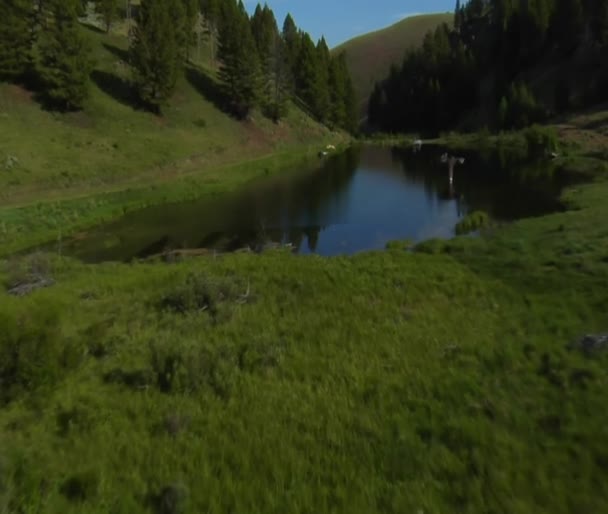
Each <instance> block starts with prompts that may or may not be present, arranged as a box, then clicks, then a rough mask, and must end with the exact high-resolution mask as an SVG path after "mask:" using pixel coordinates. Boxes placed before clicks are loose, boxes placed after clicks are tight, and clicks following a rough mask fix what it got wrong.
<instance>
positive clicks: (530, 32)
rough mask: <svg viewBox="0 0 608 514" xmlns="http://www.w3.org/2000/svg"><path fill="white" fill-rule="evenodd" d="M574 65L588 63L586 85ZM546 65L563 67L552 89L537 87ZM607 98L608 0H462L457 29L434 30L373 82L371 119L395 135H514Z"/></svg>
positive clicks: (547, 67) (372, 122)
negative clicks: (487, 131) (484, 130)
mask: <svg viewBox="0 0 608 514" xmlns="http://www.w3.org/2000/svg"><path fill="white" fill-rule="evenodd" d="M568 63H570V65H569V64H568ZM572 63H579V64H580V63H585V66H586V68H585V69H586V71H584V72H583V73H585V77H586V78H588V79H589V80H585V83H584V84H581V83H580V82H581V81H580V79H578V78H577V77H576V75H574V76H569V75H570V74H569V73H568V72H564V70H567V69H576V68H574V67H572V68H569V67H568V66H571V65H572ZM539 67H544V68H545V69H550V68H552V67H554V68H555V67H557V69H558V70H560V71H559V73H558V75H557V76H558V79H557V80H555V81H553V84H552V85H551V87H550V90H547V85H546V84H544V85H543V88H541V90H540V91H536V90H535V88H534V87H533V85H532V84H531V81H530V78H531V77H534V71H535V70H536V69H538V68H539ZM590 70H593V71H592V72H590ZM606 100H608V1H606V0H470V1H469V2H467V3H466V4H465V5H461V3H460V0H458V2H457V5H456V11H455V15H454V24H453V26H452V27H449V26H448V25H447V24H443V25H441V26H439V27H438V28H437V29H436V30H434V31H432V32H429V33H428V34H427V35H426V36H425V38H424V41H423V43H422V45H421V47H420V48H418V49H414V50H410V51H408V52H407V54H406V55H405V57H404V59H403V62H402V63H401V65H400V66H393V68H392V69H391V71H390V74H389V76H388V77H387V78H386V79H384V80H382V81H380V82H378V83H377V84H376V85H375V88H374V90H373V92H372V94H371V97H370V100H369V109H368V121H369V124H370V126H372V127H374V128H375V129H379V130H384V131H390V132H401V131H413V130H422V131H424V132H428V133H436V132H438V131H440V130H446V129H451V128H455V127H456V126H458V127H460V128H465V129H475V128H479V127H480V126H481V125H482V124H483V125H490V126H493V127H494V128H496V129H512V128H521V127H525V126H527V125H529V124H531V123H534V122H539V121H543V119H545V118H546V117H547V116H549V115H551V114H555V113H560V112H564V111H567V110H568V109H570V108H572V107H573V106H574V105H575V104H576V105H578V106H582V105H585V104H593V103H598V102H602V101H606ZM463 124H464V125H463Z"/></svg>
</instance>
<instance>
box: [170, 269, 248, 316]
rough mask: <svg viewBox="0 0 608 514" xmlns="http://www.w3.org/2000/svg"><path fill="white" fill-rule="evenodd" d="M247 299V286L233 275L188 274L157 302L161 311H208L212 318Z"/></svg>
mask: <svg viewBox="0 0 608 514" xmlns="http://www.w3.org/2000/svg"><path fill="white" fill-rule="evenodd" d="M249 300H250V295H249V287H248V286H246V285H244V284H242V283H241V282H240V281H239V280H236V279H234V278H227V277H222V278H216V277H210V276H207V275H203V274H191V275H189V276H188V277H187V278H186V280H185V281H183V282H182V283H180V284H178V285H176V286H174V287H173V289H172V290H171V291H170V292H168V293H167V294H165V295H164V296H163V298H162V299H161V302H160V307H161V309H163V310H169V311H173V312H178V313H182V314H186V313H188V312H207V313H208V314H209V315H210V316H211V317H212V318H213V319H214V320H215V321H217V320H218V319H219V318H220V315H223V316H229V315H230V313H231V310H232V308H233V307H234V306H235V305H238V304H241V303H246V302H248V301H249Z"/></svg>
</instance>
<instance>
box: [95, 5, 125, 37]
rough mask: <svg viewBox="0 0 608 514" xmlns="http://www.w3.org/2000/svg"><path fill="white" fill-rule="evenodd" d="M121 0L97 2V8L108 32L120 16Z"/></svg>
mask: <svg viewBox="0 0 608 514" xmlns="http://www.w3.org/2000/svg"><path fill="white" fill-rule="evenodd" d="M119 1H121V0H97V1H96V2H95V10H96V11H97V13H98V14H99V15H100V16H101V18H102V20H103V23H104V25H105V27H106V32H110V28H111V27H112V23H113V22H115V21H116V20H117V19H118V17H119V9H118V7H119Z"/></svg>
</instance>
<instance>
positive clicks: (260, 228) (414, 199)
mask: <svg viewBox="0 0 608 514" xmlns="http://www.w3.org/2000/svg"><path fill="white" fill-rule="evenodd" d="M444 151H445V150H444V149H442V148H439V147H434V146H423V147H422V149H421V150H420V151H415V149H413V148H387V147H375V146H362V147H355V148H351V149H349V150H347V151H346V152H343V153H339V154H335V155H332V156H330V157H328V158H325V159H323V160H321V159H320V160H319V164H318V166H317V167H315V168H314V169H309V170H300V171H292V172H289V171H287V170H286V171H285V172H284V173H280V174H278V175H276V176H274V177H270V178H264V179H259V180H256V181H254V182H252V183H250V184H248V185H246V186H244V187H243V188H242V189H241V190H239V191H237V192H234V193H230V194H226V195H219V196H214V197H207V198H205V199H202V200H200V201H196V202H187V203H179V204H169V205H162V206H158V207H151V208H147V209H143V210H140V211H136V212H133V213H130V214H127V215H126V216H125V217H123V218H121V219H119V220H117V221H115V222H113V223H109V224H107V225H104V226H101V227H99V228H96V229H93V230H91V231H88V232H86V233H85V234H80V235H79V237H78V238H74V239H71V240H68V241H64V242H63V245H62V252H63V253H64V254H67V255H71V256H74V257H78V258H80V259H82V260H84V261H86V262H101V261H109V260H118V261H128V260H131V259H134V258H143V257H147V256H150V255H154V254H158V253H161V252H164V251H166V250H174V249H183V248H188V249H194V248H207V249H214V250H218V251H232V250H237V249H240V248H244V247H247V246H248V247H250V248H252V249H259V248H261V247H263V246H264V244H265V243H268V242H276V243H284V244H287V243H291V244H292V245H293V250H294V252H296V253H300V254H307V253H311V252H314V253H318V254H320V255H324V256H331V255H338V254H352V253H356V252H360V251H363V250H370V249H383V248H384V247H385V245H386V243H387V242H388V241H391V240H395V239H409V240H412V241H421V240H424V239H429V238H449V237H453V236H454V228H455V225H456V224H457V223H458V221H459V220H461V219H462V218H463V217H464V216H466V215H467V213H470V212H473V211H477V210H481V211H485V212H486V213H488V214H489V215H490V217H491V218H493V219H494V220H497V221H510V220H514V219H518V218H523V217H530V216H538V215H541V214H544V213H547V212H551V211H555V210H559V209H561V208H562V206H561V205H560V203H559V201H558V197H559V194H560V192H561V190H562V188H563V187H564V186H565V185H566V180H565V178H564V177H561V176H559V174H557V173H555V172H554V171H553V169H552V167H551V164H550V163H548V162H545V163H537V164H530V163H526V162H525V161H523V160H519V159H517V158H515V157H513V156H506V155H504V154H499V153H497V152H487V153H486V154H477V153H471V152H462V153H457V156H458V157H464V159H465V160H464V163H462V164H457V165H456V166H455V168H454V174H453V180H452V182H450V177H449V171H448V165H447V164H445V163H442V162H441V156H442V154H443V153H444Z"/></svg>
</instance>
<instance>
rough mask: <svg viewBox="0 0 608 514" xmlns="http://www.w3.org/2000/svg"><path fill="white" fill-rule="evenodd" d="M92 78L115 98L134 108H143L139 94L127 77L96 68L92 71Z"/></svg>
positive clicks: (100, 87)
mask: <svg viewBox="0 0 608 514" xmlns="http://www.w3.org/2000/svg"><path fill="white" fill-rule="evenodd" d="M91 80H93V82H95V84H97V87H99V89H101V90H102V91H103V92H104V93H105V94H107V95H108V96H111V97H112V98H114V100H116V101H118V102H120V103H121V104H123V105H126V106H127V107H132V108H133V109H141V104H140V102H139V101H138V99H137V95H136V94H135V91H134V89H133V87H132V86H131V84H130V83H129V82H128V81H127V80H126V79H124V78H122V77H119V76H117V75H114V74H112V73H108V72H107V71H101V70H94V71H93V73H91Z"/></svg>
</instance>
